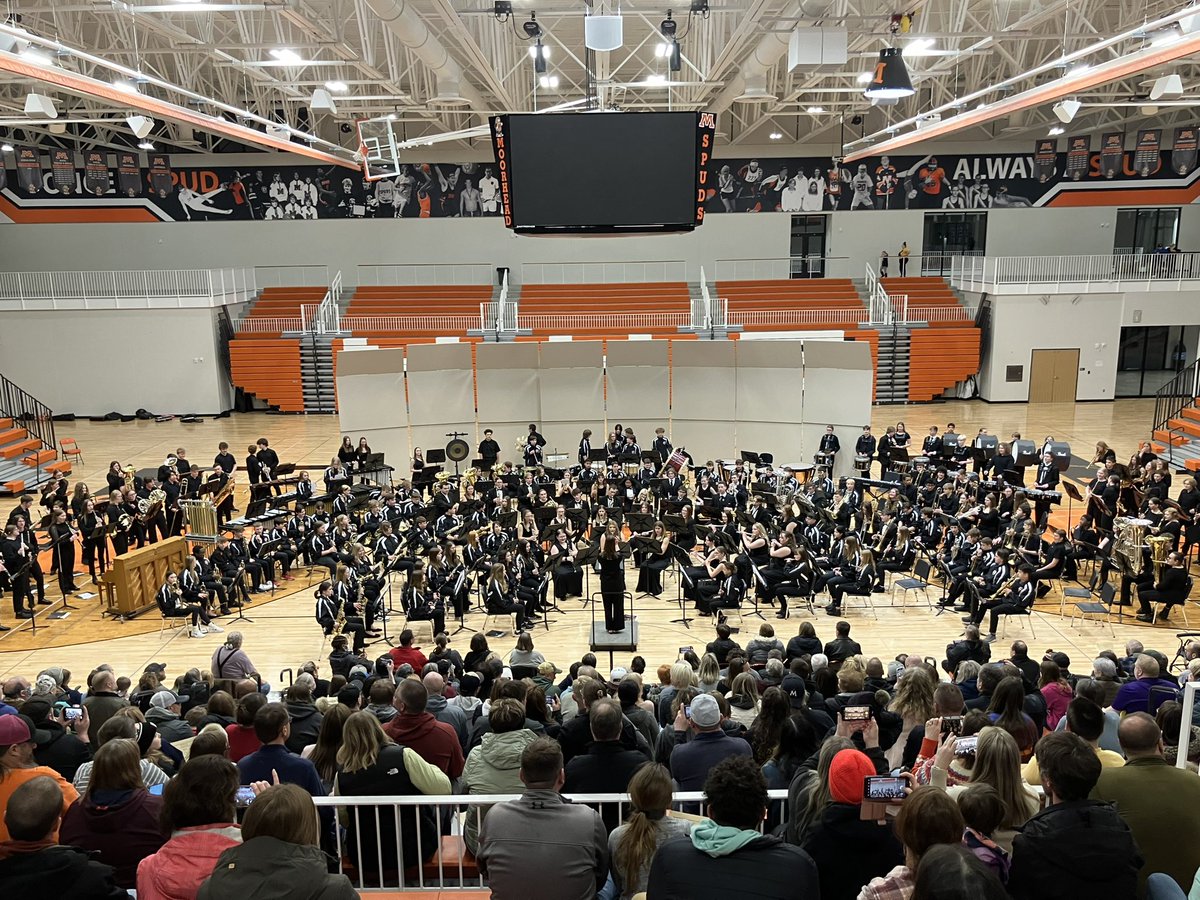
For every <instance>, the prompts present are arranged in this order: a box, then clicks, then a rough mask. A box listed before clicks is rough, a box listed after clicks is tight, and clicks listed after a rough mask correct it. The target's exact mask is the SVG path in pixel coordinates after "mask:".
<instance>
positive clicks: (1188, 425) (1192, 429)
mask: <svg viewBox="0 0 1200 900" xmlns="http://www.w3.org/2000/svg"><path fill="white" fill-rule="evenodd" d="M1198 397H1200V360H1198V361H1196V362H1193V363H1192V364H1191V365H1190V366H1188V367H1187V368H1186V369H1184V370H1183V371H1181V372H1179V373H1178V374H1176V376H1175V377H1174V378H1172V379H1171V380H1170V381H1168V382H1167V383H1166V384H1164V385H1163V386H1162V387H1161V388H1159V389H1158V392H1157V393H1156V394H1155V396H1154V425H1153V427H1152V428H1151V436H1152V437H1153V439H1154V445H1153V450H1154V452H1155V453H1157V454H1158V455H1159V456H1161V457H1164V458H1165V459H1167V460H1168V461H1169V462H1170V463H1171V464H1172V465H1174V466H1175V467H1176V468H1182V469H1186V470H1187V471H1189V472H1200V406H1198V405H1197V404H1198V403H1200V400H1198V399H1197V398H1198Z"/></svg>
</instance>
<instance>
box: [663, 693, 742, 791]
mask: <svg viewBox="0 0 1200 900" xmlns="http://www.w3.org/2000/svg"><path fill="white" fill-rule="evenodd" d="M685 718H686V720H687V726H688V730H689V737H688V740H687V742H686V743H682V744H680V743H677V744H676V746H675V749H674V750H672V751H671V777H672V778H674V779H675V783H676V784H677V785H679V790H681V791H699V790H703V788H704V782H705V780H706V779H707V778H708V773H709V771H710V770H711V769H712V767H713V766H715V765H716V764H717V763H719V762H720V761H721V760H723V759H726V758H727V757H730V756H750V757H753V755H754V751H753V750H752V749H751V747H750V744H749V743H747V742H746V741H745V740H743V739H742V738H740V737H730V736H729V735H728V734H727V733H726V732H725V730H724V729H723V728H722V727H721V725H722V723H723V722H724V721H725V718H726V717H725V716H723V715H722V714H721V707H720V706H719V705H718V704H717V699H716V698H715V697H714V696H713V695H712V694H700V695H699V696H698V697H696V698H695V699H694V700H692V702H691V704H690V706H689V707H688V708H687V711H686V713H685ZM677 741H678V738H677Z"/></svg>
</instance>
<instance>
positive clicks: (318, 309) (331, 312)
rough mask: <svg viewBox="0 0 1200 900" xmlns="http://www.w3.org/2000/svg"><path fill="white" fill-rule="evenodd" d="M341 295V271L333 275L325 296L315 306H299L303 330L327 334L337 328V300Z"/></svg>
mask: <svg viewBox="0 0 1200 900" xmlns="http://www.w3.org/2000/svg"><path fill="white" fill-rule="evenodd" d="M341 295H342V273H341V272H340V271H339V272H337V273H336V274H335V275H334V276H333V281H331V282H330V284H329V289H328V290H326V291H325V296H324V297H322V298H321V302H320V303H319V304H317V305H316V306H315V307H313V306H310V305H308V304H304V305H302V306H301V307H300V318H301V319H302V320H303V322H304V330H305V331H306V332H311V333H313V334H329V333H331V332H336V331H337V330H338V300H339V298H340V297H341Z"/></svg>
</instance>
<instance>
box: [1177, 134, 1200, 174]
mask: <svg viewBox="0 0 1200 900" xmlns="http://www.w3.org/2000/svg"><path fill="white" fill-rule="evenodd" d="M1196 146H1197V131H1196V126H1195V125H1183V126H1181V127H1179V128H1176V129H1175V140H1174V142H1173V144H1172V147H1171V171H1172V172H1173V173H1174V174H1176V175H1186V174H1187V173H1188V172H1190V171H1192V169H1194V168H1196Z"/></svg>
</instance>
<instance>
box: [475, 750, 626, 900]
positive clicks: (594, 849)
mask: <svg viewBox="0 0 1200 900" xmlns="http://www.w3.org/2000/svg"><path fill="white" fill-rule="evenodd" d="M563 778H564V773H563V756H562V749H561V748H560V747H559V745H558V743H557V742H556V741H554V740H552V739H550V738H545V737H540V738H537V739H536V740H535V741H533V742H532V743H531V744H529V746H528V747H526V748H525V750H524V751H523V752H522V753H521V781H522V782H523V783H524V785H525V791H524V793H522V795H521V797H520V799H518V800H509V801H507V802H505V803H497V804H496V805H495V806H493V807H492V808H491V809H490V810H489V811H488V814H487V818H485V819H484V820H483V825H482V827H481V829H480V834H479V853H478V862H479V871H480V874H481V875H482V876H483V881H484V884H486V885H487V886H488V888H490V889H491V892H492V897H493V898H494V900H526V898H528V897H530V896H539V897H553V898H555V900H592V898H594V897H595V896H596V893H597V891H599V889H600V888H601V887H603V886H604V884H605V882H606V881H607V880H608V832H607V831H606V830H605V828H604V822H603V821H602V820H601V818H600V814H599V813H597V812H596V811H595V810H593V809H590V808H588V807H586V806H582V805H577V804H572V803H567V802H566V801H564V800H563V798H562V794H561V793H560V791H561V790H562V786H563ZM547 882H553V889H552V890H545V891H539V888H538V886H539V885H543V886H544V885H546V884H547Z"/></svg>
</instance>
